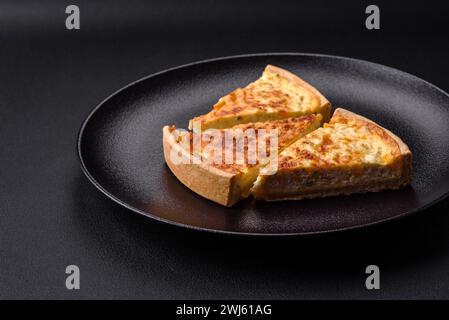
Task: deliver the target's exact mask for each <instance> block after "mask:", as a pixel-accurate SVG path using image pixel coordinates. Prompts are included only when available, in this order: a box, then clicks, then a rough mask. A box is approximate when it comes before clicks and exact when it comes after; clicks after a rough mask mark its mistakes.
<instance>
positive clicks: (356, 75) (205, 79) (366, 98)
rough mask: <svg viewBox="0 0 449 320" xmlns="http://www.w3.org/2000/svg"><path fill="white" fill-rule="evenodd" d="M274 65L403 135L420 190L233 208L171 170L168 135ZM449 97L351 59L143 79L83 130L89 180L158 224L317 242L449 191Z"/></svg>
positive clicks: (249, 63)
mask: <svg viewBox="0 0 449 320" xmlns="http://www.w3.org/2000/svg"><path fill="white" fill-rule="evenodd" d="M267 64H274V65H277V66H280V67H282V68H285V69H287V70H290V71H292V72H293V73H296V74H298V75H299V76H301V77H302V78H304V79H305V80H306V81H309V82H310V83H311V84H312V85H314V86H315V87H317V88H318V89H319V90H320V91H321V92H322V93H323V94H324V95H325V96H326V97H327V98H328V99H329V100H330V101H331V102H332V103H333V106H334V107H335V106H342V107H345V108H347V109H349V110H351V111H354V112H356V113H359V114H361V115H364V116H366V117H368V118H370V119H372V120H374V121H376V122H377V123H379V124H380V125H382V126H385V127H386V128H388V129H390V130H392V131H393V132H394V133H396V134H398V135H399V136H400V137H401V138H402V139H403V140H404V141H405V142H406V143H407V144H408V145H409V147H410V149H411V150H412V152H413V155H414V164H413V165H414V168H413V169H414V178H413V183H412V185H411V186H410V187H407V188H405V189H402V190H396V191H385V192H380V193H372V194H363V195H351V196H341V197H331V198H325V199H316V200H302V201H283V202H255V201H254V200H252V199H247V200H245V201H242V202H241V203H239V204H237V205H235V206H234V207H232V208H225V207H222V206H220V205H218V204H215V203H213V202H211V201H209V200H206V199H204V198H202V197H200V196H198V195H197V194H195V193H194V192H192V191H190V190H189V189H188V188H186V187H185V186H184V185H183V184H181V183H180V182H179V181H178V180H177V179H176V177H175V176H174V175H173V174H172V173H171V172H170V170H169V169H168V167H167V166H166V165H165V163H164V159H163V154H162V127H163V126H164V125H166V124H175V125H176V126H177V127H181V128H186V127H187V124H188V120H189V119H190V118H191V117H193V116H195V115H199V114H203V113H205V112H207V111H208V110H209V109H210V108H211V106H212V105H213V103H214V102H215V101H216V100H217V99H218V98H219V97H221V96H223V95H225V94H227V93H228V92H230V91H231V90H233V89H234V88H236V87H239V86H244V85H246V84H247V83H249V82H251V81H253V80H254V79H256V78H258V77H259V75H260V74H261V72H262V70H263V68H264V67H265V66H266V65H267ZM448 150H449V96H448V94H446V93H445V92H443V91H441V90H440V89H438V88H436V87H435V86H433V85H431V84H429V83H428V82H426V81H423V80H421V79H419V78H417V77H414V76H412V75H410V74H407V73H404V72H401V71H398V70H396V69H392V68H389V67H385V66H382V65H378V64H374V63H369V62H366V61H360V60H355V59H349V58H342V57H334V56H324V55H309V54H264V55H249V56H239V57H230V58H224V59H217V60H211V61H205V62H200V63H195V64H190V65H186V66H183V67H179V68H175V69H171V70H168V71H164V72H161V73H158V74H155V75H152V76H149V77H147V78H144V79H142V80H139V81H137V82H135V83H133V84H131V85H129V86H127V87H125V88H123V89H121V90H119V91H118V92H116V93H115V94H113V95H112V96H110V97H109V98H107V99H106V100H105V101H103V102H102V103H101V104H100V105H99V106H98V107H97V108H96V109H95V110H94V111H93V112H92V113H91V114H90V116H89V117H88V118H87V120H86V121H85V123H84V125H83V126H82V128H81V131H80V135H79V140H78V152H79V156H80V159H81V163H82V168H83V170H84V172H85V173H86V175H87V176H88V178H89V179H90V180H91V181H92V182H93V183H94V185H95V186H97V187H98V188H99V189H100V190H101V191H102V192H104V193H105V194H106V195H107V196H109V197H110V198H111V199H113V200H115V201H117V202H118V203H120V204H122V205H124V206H126V207H127V208H129V209H131V210H133V211H135V212H138V213H141V214H144V215H146V216H148V217H151V218H154V219H157V220H160V221H165V222H168V223H172V224H176V225H180V226H186V227H191V228H195V229H199V230H206V231H213V232H224V233H237V234H253V235H289V234H308V233H320V232H329V231H337V230H344V229H351V228H356V227H362V226H367V225H371V224H375V223H379V222H383V221H387V220H391V219H395V218H399V217H404V216H406V215H408V214H411V213H415V212H418V211H420V210H422V209H424V208H425V207H427V206H429V205H431V204H433V203H435V202H436V201H439V200H441V199H442V198H444V197H445V196H446V195H447V194H448V192H449V152H448Z"/></svg>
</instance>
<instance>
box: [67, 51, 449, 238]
mask: <svg viewBox="0 0 449 320" xmlns="http://www.w3.org/2000/svg"><path fill="white" fill-rule="evenodd" d="M264 56H267V57H269V56H306V57H320V58H331V59H336V60H345V61H355V62H357V63H365V64H370V65H373V66H376V67H382V68H386V69H390V70H392V71H395V72H398V73H400V74H403V75H406V76H408V77H412V78H414V79H415V80H419V81H421V82H424V83H425V84H426V85H428V86H430V87H431V88H433V89H436V90H437V91H439V92H440V93H441V94H443V95H445V96H446V97H447V98H448V99H449V93H447V92H446V91H444V90H443V89H441V88H439V87H438V86H436V85H434V84H432V83H430V82H428V81H426V80H424V79H422V78H420V77H418V76H415V75H413V74H411V73H408V72H405V71H402V70H399V69H397V68H394V67H390V66H386V65H384V64H380V63H376V62H371V61H367V60H363V59H358V58H351V57H345V56H338V55H331V54H322V53H302V52H268V53H250V54H239V55H231V56H224V57H218V58H211V59H205V60H199V61H194V62H190V63H186V64H182V65H179V66H175V67H171V68H168V69H164V70H162V71H158V72H156V73H152V74H149V75H147V76H144V77H141V78H139V79H137V80H135V81H132V82H130V83H128V84H126V85H125V86H123V87H121V88H119V89H117V90H115V91H114V92H113V93H111V94H109V95H108V96H107V97H106V98H104V99H103V100H101V101H100V102H99V103H98V104H97V105H96V106H95V107H94V108H93V109H92V110H91V111H90V112H89V114H88V115H87V117H86V118H85V119H84V121H83V122H82V124H81V127H80V129H79V130H78V135H77V143H76V148H77V155H78V159H79V161H80V164H81V169H82V172H83V173H84V175H85V176H86V177H87V178H88V180H89V181H90V182H91V183H92V184H93V185H94V186H95V187H96V188H97V189H98V190H99V191H100V192H101V193H103V194H104V195H106V196H107V197H108V198H109V199H110V200H112V201H114V202H115V203H117V204H119V205H121V206H122V207H124V208H126V209H128V210H131V211H133V212H135V213H138V214H140V215H142V216H145V217H146V218H150V219H152V220H154V221H157V222H160V223H165V224H168V225H171V226H176V227H178V228H184V229H188V230H194V231H201V232H202V233H213V234H221V235H233V236H251V237H295V236H310V235H318V234H330V233H336V232H341V231H349V230H356V229H363V228H368V227H372V226H377V225H381V224H384V223H387V222H391V221H394V220H399V219H402V218H405V217H407V216H410V215H413V214H416V213H419V212H422V211H424V210H426V209H427V208H429V207H431V206H433V205H435V204H437V203H439V202H441V201H443V200H444V199H445V198H447V197H448V196H449V190H447V191H446V192H445V193H443V194H442V195H440V196H439V197H438V198H436V199H434V200H433V201H431V202H429V203H427V204H425V205H423V206H420V207H417V208H414V209H412V210H409V211H406V212H404V213H402V214H399V215H396V216H393V217H389V218H385V219H381V220H378V221H373V222H369V223H365V224H361V225H355V226H350V227H341V228H335V229H330V230H321V231H307V232H285V233H279V232H272V233H271V232H270V233H260V232H238V231H229V230H220V229H210V228H205V227H200V226H194V225H189V224H185V223H181V222H177V221H173V220H169V219H165V218H161V217H159V216H156V215H154V214H152V213H150V212H145V211H143V210H140V209H138V208H135V207H133V206H132V205H130V204H128V203H126V202H125V201H123V200H121V199H119V198H118V197H116V196H115V195H113V194H112V193H110V192H109V191H108V190H106V188H104V187H103V186H102V185H101V184H100V183H99V182H98V181H97V180H96V179H95V178H94V176H93V175H92V173H91V172H90V171H89V169H88V168H87V166H86V163H85V161H84V158H83V153H82V150H81V148H82V139H83V134H84V130H85V128H86V126H87V124H88V123H89V121H90V119H91V118H92V117H93V115H94V114H95V113H97V111H98V110H99V109H100V108H101V107H102V106H103V105H104V104H105V103H106V102H107V101H109V100H110V99H111V98H112V97H114V96H116V95H118V94H119V93H121V92H122V91H124V90H126V89H128V88H129V87H131V86H134V85H136V84H138V83H140V82H143V81H145V80H148V79H150V78H153V77H157V76H160V75H162V74H166V73H169V72H172V71H175V70H178V69H183V68H187V67H191V66H195V65H200V64H207V63H211V62H217V61H225V60H232V59H241V58H251V57H264Z"/></svg>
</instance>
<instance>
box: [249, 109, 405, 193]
mask: <svg viewBox="0 0 449 320" xmlns="http://www.w3.org/2000/svg"><path fill="white" fill-rule="evenodd" d="M262 171H263V170H262ZM411 174H412V154H411V152H410V150H409V148H408V147H407V145H406V144H405V143H404V142H403V141H402V140H401V139H400V138H398V137H397V136H396V135H394V134H393V133H391V132H390V131H388V130H387V129H384V128H382V127H381V126H379V125H378V124H376V123H374V122H373V121H371V120H368V119H366V118H364V117H362V116H359V115H357V114H355V113H352V112H350V111H347V110H344V109H340V108H339V109H337V110H335V113H334V115H333V116H332V119H331V120H330V122H329V123H328V124H324V127H322V128H319V129H317V130H315V131H313V132H311V133H310V134H308V135H306V136H304V137H303V138H301V139H299V140H297V141H296V142H295V143H293V144H291V145H290V146H289V147H288V148H286V149H285V150H283V151H282V152H281V153H280V154H279V159H278V170H277V172H276V174H274V175H264V174H263V172H261V175H260V176H259V177H258V179H257V181H256V182H255V184H254V186H253V188H252V190H251V193H252V194H253V195H254V197H255V198H256V199H264V200H287V199H303V198H316V197H324V196H331V195H340V194H350V193H364V192H373V191H381V190H385V189H398V188H401V187H404V186H406V185H408V184H409V183H410V181H411Z"/></svg>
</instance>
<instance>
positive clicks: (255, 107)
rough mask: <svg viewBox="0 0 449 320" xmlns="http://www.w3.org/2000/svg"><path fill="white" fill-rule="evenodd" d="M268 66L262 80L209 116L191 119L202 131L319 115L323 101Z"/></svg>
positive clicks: (226, 99) (232, 96) (231, 96)
mask: <svg viewBox="0 0 449 320" xmlns="http://www.w3.org/2000/svg"><path fill="white" fill-rule="evenodd" d="M273 70H274V69H272V68H270V67H267V69H266V70H265V71H264V73H263V74H262V77H261V78H259V79H258V80H256V81H255V82H253V83H251V84H249V85H248V86H246V87H245V88H239V89H236V90H234V91H233V92H231V93H230V94H228V95H227V96H224V97H223V98H221V99H220V100H219V101H218V102H217V103H216V104H215V105H214V107H213V110H212V111H211V112H209V113H208V114H205V115H202V116H199V117H196V118H194V119H192V120H191V122H190V124H189V129H192V127H193V123H194V122H196V123H199V124H200V125H201V126H202V128H203V129H208V128H229V127H232V126H233V125H235V124H238V123H249V122H259V121H268V120H276V119H285V118H288V117H292V116H300V115H305V114H312V113H320V111H321V110H320V108H321V100H320V98H319V97H318V96H317V95H316V94H315V93H314V92H312V91H311V90H309V89H308V88H306V87H304V86H302V85H301V83H299V82H298V81H293V80H292V79H290V78H286V77H285V76H282V75H280V74H279V73H276V72H274V71H273Z"/></svg>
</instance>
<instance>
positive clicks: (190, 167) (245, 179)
mask: <svg viewBox="0 0 449 320" xmlns="http://www.w3.org/2000/svg"><path fill="white" fill-rule="evenodd" d="M321 122H322V116H321V115H320V114H318V115H307V116H301V117H292V118H288V119H283V120H275V121H271V122H256V123H247V124H240V125H236V126H234V127H232V128H229V129H220V130H214V131H212V132H215V133H217V132H218V133H219V134H220V135H221V136H222V137H224V136H225V134H226V133H235V132H237V130H241V131H240V132H246V130H247V129H254V132H255V133H256V134H259V132H261V131H260V129H265V131H266V132H267V133H268V132H269V130H270V129H275V130H276V132H277V147H278V148H277V149H276V151H278V152H280V151H282V150H283V149H285V148H286V147H287V146H288V145H290V144H291V143H293V142H294V141H295V140H297V139H299V138H300V137H302V136H304V135H306V134H307V133H309V132H312V131H313V130H315V129H317V128H318V127H319V126H320V125H321ZM210 132H211V130H206V131H205V132H203V133H202V134H201V139H200V140H201V147H202V149H201V152H200V155H199V156H200V157H199V158H200V159H198V157H196V158H195V153H194V152H193V150H194V142H193V133H192V132H187V131H185V130H184V131H180V130H179V129H176V128H175V126H165V127H164V128H163V145H164V157H165V161H166V163H167V165H168V167H169V168H170V170H171V171H172V172H173V174H174V175H175V176H176V177H177V178H178V180H180V181H181V182H182V183H183V184H184V185H186V186H187V187H188V188H190V189H191V190H193V191H194V192H196V193H197V194H199V195H201V196H203V197H205V198H207V199H209V200H212V201H215V202H217V203H219V204H222V205H225V206H232V205H233V204H235V203H236V202H237V201H238V200H239V199H241V198H245V197H247V196H248V195H249V190H250V188H251V187H252V185H253V183H254V181H255V180H256V178H257V176H258V175H259V170H260V168H261V167H263V166H264V165H267V164H268V163H269V160H270V157H274V156H276V158H277V154H276V155H274V154H270V149H269V142H270V141H267V144H266V147H267V149H266V155H267V158H265V159H264V160H266V161H261V159H260V158H259V157H258V155H259V153H258V152H257V153H256V156H255V158H254V157H252V158H249V157H248V155H249V152H248V150H249V149H250V148H249V146H250V143H249V141H250V139H243V141H244V142H243V148H242V149H240V148H237V145H236V144H235V143H234V144H225V143H223V144H222V145H220V146H221V149H217V150H221V151H222V152H223V153H222V157H221V161H218V163H216V161H214V160H215V159H216V158H215V155H214V154H212V153H208V152H207V151H206V149H207V148H206V146H207V145H208V144H209V143H210V141H211V140H210V137H214V135H211V134H210ZM257 137H258V136H257ZM267 138H270V137H269V136H268V135H267ZM268 140H269V139H268ZM223 141H225V140H224V139H223ZM229 146H230V148H231V149H232V150H229ZM251 150H252V151H251V152H254V149H251ZM225 151H231V154H234V156H233V157H234V158H233V159H235V161H234V162H233V163H232V164H226V163H225V161H224V159H225V156H223V154H224V152H225ZM242 152H243V154H242ZM238 155H241V156H242V158H241V159H243V161H242V162H240V163H238V161H237V158H238ZM181 158H182V159H184V161H180V159H181ZM194 158H195V159H194Z"/></svg>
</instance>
